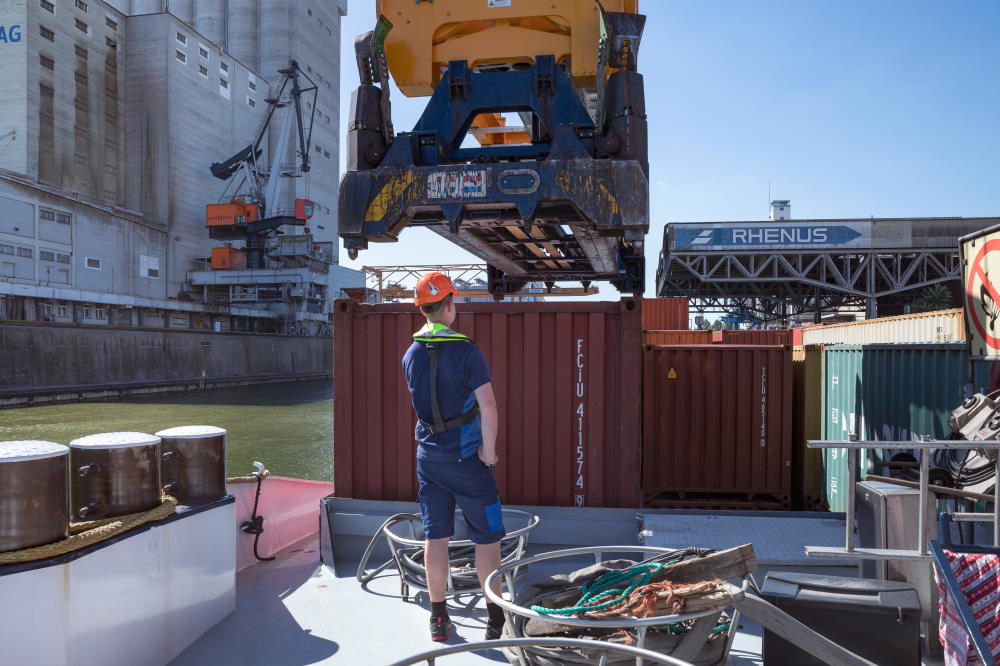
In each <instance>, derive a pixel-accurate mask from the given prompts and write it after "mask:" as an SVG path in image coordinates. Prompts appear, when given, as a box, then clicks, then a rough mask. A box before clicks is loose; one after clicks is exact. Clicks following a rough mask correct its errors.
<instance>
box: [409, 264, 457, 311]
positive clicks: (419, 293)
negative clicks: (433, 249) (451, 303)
mask: <svg viewBox="0 0 1000 666" xmlns="http://www.w3.org/2000/svg"><path fill="white" fill-rule="evenodd" d="M413 293H414V299H413V304H414V305H416V306H417V307H418V308H419V307H420V306H421V305H427V304H428V303H437V302H438V301H441V300H444V299H445V297H447V296H448V294H454V295H456V296H457V295H458V292H457V291H455V285H453V284H452V283H451V278H449V277H448V276H447V275H445V274H444V273H439V272H437V271H434V272H433V273H427V274H426V275H424V276H423V277H421V278H420V279H419V280H417V287H416V289H414V290H413Z"/></svg>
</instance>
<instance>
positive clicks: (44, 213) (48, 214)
mask: <svg viewBox="0 0 1000 666" xmlns="http://www.w3.org/2000/svg"><path fill="white" fill-rule="evenodd" d="M38 219H40V220H49V221H50V222H55V219H56V212H55V211H54V210H46V209H45V208H39V209H38Z"/></svg>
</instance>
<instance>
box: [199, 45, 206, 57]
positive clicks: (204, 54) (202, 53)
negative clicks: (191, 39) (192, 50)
mask: <svg viewBox="0 0 1000 666" xmlns="http://www.w3.org/2000/svg"><path fill="white" fill-rule="evenodd" d="M198 55H200V56H201V57H202V58H205V59H206V60H208V49H206V48H205V47H204V46H199V47H198Z"/></svg>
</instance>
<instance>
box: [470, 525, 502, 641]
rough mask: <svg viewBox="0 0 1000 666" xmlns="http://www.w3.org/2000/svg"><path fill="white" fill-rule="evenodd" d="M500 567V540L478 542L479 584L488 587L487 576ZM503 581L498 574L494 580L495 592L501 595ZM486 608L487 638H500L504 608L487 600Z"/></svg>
mask: <svg viewBox="0 0 1000 666" xmlns="http://www.w3.org/2000/svg"><path fill="white" fill-rule="evenodd" d="M499 568H500V542H499V541H497V542H495V543H488V544H482V545H480V544H476V573H477V574H478V575H479V585H480V586H481V587H482V588H483V589H484V590H485V589H486V577H487V576H489V575H490V574H491V573H493V572H494V571H496V570H497V569H499ZM500 589H501V581H500V577H499V576H497V577H496V578H495V579H494V580H493V592H494V594H496V595H497V596H500ZM486 610H487V611H488V612H489V614H490V618H489V622H488V624H487V626H486V638H487V640H489V639H493V638H500V632H501V631H502V630H503V625H504V616H503V610H501V608H500V607H499V606H497V605H496V604H494V603H492V602H490V601H489V599H487V600H486Z"/></svg>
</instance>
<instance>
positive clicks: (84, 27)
mask: <svg viewBox="0 0 1000 666" xmlns="http://www.w3.org/2000/svg"><path fill="white" fill-rule="evenodd" d="M76 29H77V30H79V31H80V32H82V33H83V34H85V35H89V34H90V27H89V26H88V25H87V24H86V23H84V22H83V21H81V20H80V19H76Z"/></svg>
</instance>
